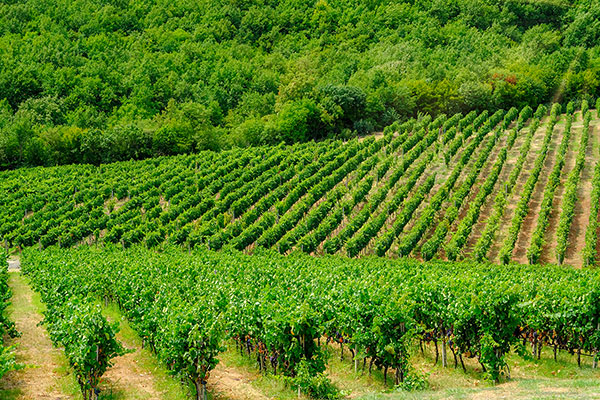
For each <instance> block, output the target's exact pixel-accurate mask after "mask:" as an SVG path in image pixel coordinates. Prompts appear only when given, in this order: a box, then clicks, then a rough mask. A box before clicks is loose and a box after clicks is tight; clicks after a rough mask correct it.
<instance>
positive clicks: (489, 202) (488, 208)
mask: <svg viewBox="0 0 600 400" xmlns="http://www.w3.org/2000/svg"><path fill="white" fill-rule="evenodd" d="M526 129H527V128H526ZM527 130H528V129H527ZM527 130H523V131H521V133H520V134H519V135H518V136H517V139H516V140H515V143H514V145H513V147H512V148H511V149H510V150H509V151H508V154H507V157H506V161H505V162H504V166H503V167H502V170H501V171H500V175H499V176H498V180H497V181H496V184H495V185H494V189H492V193H490V194H489V195H488V196H487V199H486V201H485V203H484V204H483V206H482V207H481V212H480V214H479V218H478V220H477V221H476V222H475V224H474V225H473V229H472V230H471V234H470V235H469V239H468V240H467V243H466V244H465V247H464V250H463V254H464V255H465V258H467V259H468V258H469V256H470V254H471V252H472V250H473V247H474V246H475V243H477V241H478V240H479V238H480V237H481V234H482V233H483V230H484V229H485V226H486V225H487V220H488V218H489V217H490V216H491V214H492V212H493V210H494V204H495V200H496V195H497V194H498V191H499V190H504V185H505V182H506V181H507V180H508V177H509V176H510V174H511V173H512V171H513V169H514V168H515V165H516V163H517V160H518V158H519V154H520V153H521V146H522V145H523V142H524V141H525V136H526V133H525V132H527Z"/></svg>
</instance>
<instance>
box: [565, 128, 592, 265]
mask: <svg viewBox="0 0 600 400" xmlns="http://www.w3.org/2000/svg"><path fill="white" fill-rule="evenodd" d="M596 122H597V121H596ZM599 135H600V130H599V129H598V126H594V125H593V123H590V141H589V143H588V148H587V149H586V154H585V165H584V167H583V170H582V171H581V178H580V182H579V186H578V188H577V201H576V202H575V215H574V216H573V222H572V224H571V229H570V231H569V239H568V243H569V246H568V247H567V253H566V255H565V264H568V265H573V266H575V267H581V266H583V249H584V248H585V232H586V229H587V226H588V223H589V220H590V207H591V197H592V189H593V187H592V177H593V175H594V168H595V166H596V159H597V156H598V146H599V144H600V143H599V142H600V140H599Z"/></svg>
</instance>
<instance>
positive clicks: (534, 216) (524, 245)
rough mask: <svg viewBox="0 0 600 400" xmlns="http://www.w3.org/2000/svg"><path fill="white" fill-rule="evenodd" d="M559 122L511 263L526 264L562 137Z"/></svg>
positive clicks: (562, 128)
mask: <svg viewBox="0 0 600 400" xmlns="http://www.w3.org/2000/svg"><path fill="white" fill-rule="evenodd" d="M561 122H562V124H560V125H559V124H556V126H555V127H554V133H553V135H552V140H551V141H550V146H549V149H548V155H547V156H546V159H545V160H544V166H543V168H542V171H541V172H540V175H539V177H538V180H537V183H536V185H535V188H534V190H533V195H532V196H531V199H530V200H529V212H528V213H527V216H526V217H525V219H524V220H523V223H522V225H521V230H520V231H519V236H518V238H517V242H516V243H515V248H514V250H513V254H512V257H511V258H512V260H513V261H515V262H518V263H520V264H527V263H528V259H527V249H528V248H529V245H530V244H531V237H532V235H533V232H534V231H535V229H536V226H537V221H538V216H539V213H540V210H541V208H542V201H543V198H544V190H545V188H546V184H547V183H548V178H549V177H550V174H551V173H552V169H553V168H554V164H555V163H556V152H557V151H558V148H559V146H560V142H561V141H562V138H563V136H564V126H565V124H564V121H561ZM531 165H533V164H531Z"/></svg>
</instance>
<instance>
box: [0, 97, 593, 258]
mask: <svg viewBox="0 0 600 400" xmlns="http://www.w3.org/2000/svg"><path fill="white" fill-rule="evenodd" d="M598 122H599V119H598V114H597V111H596V110H588V106H587V102H583V106H582V110H581V111H574V110H573V107H572V104H570V105H569V106H567V109H566V114H561V107H560V105H558V104H554V105H553V106H552V107H551V109H550V110H547V109H546V107H545V106H539V107H538V108H537V110H535V111H534V110H532V109H531V108H529V107H525V108H523V109H522V110H517V109H515V108H512V109H510V110H508V111H506V112H505V111H502V110H501V111H498V112H495V113H494V114H488V113H487V112H486V111H484V112H483V113H481V114H477V113H475V112H471V113H469V114H467V115H461V114H456V115H453V116H448V117H447V116H446V115H441V116H439V117H437V118H435V119H432V118H431V117H429V116H424V117H421V118H418V119H416V120H415V119H413V120H410V121H408V122H405V123H402V124H400V123H394V124H392V125H390V126H388V127H387V128H386V129H385V131H384V134H383V136H382V137H379V138H377V137H374V136H373V137H367V138H365V139H353V140H351V141H348V142H342V141H334V140H326V141H322V142H316V143H315V142H309V143H302V144H295V145H291V146H284V145H279V146H262V147H255V148H244V149H232V150H227V151H223V152H210V151H208V152H202V153H199V154H196V155H184V156H174V157H161V158H155V159H148V160H143V161H130V162H119V163H114V164H106V165H101V166H99V167H96V166H91V165H73V166H60V167H53V168H31V169H19V170H14V171H3V172H0V192H2V193H3V196H1V197H0V239H2V240H3V241H4V246H6V248H7V249H10V248H13V247H15V246H16V247H20V248H23V247H27V246H38V247H39V248H46V247H48V246H52V245H57V246H59V247H63V248H64V247H71V246H75V245H77V244H80V243H89V244H94V243H115V244H118V245H120V246H122V247H124V248H127V247H130V246H132V245H134V244H140V245H142V246H145V247H147V248H155V247H157V246H165V245H167V244H176V245H181V246H183V247H184V248H195V247H203V248H206V249H210V250H219V249H223V248H232V249H236V250H240V251H245V252H249V253H252V252H255V251H256V250H257V248H267V249H274V250H275V251H277V252H280V253H282V254H288V253H290V252H294V251H301V252H305V253H309V254H314V255H323V254H341V255H346V256H349V257H362V256H366V255H378V256H385V257H392V258H395V257H404V256H411V257H414V258H417V259H423V260H431V259H442V260H460V259H473V260H477V261H482V260H489V261H491V262H494V263H504V264H506V263H509V262H518V263H534V264H538V263H557V264H562V263H565V264H570V265H574V266H588V265H592V264H594V263H596V262H597V260H598V248H599V246H598V236H599V221H598V218H599V215H598V213H599V207H600V206H599V197H600V163H599V162H598V160H600V158H599V151H600V140H599V134H600V130H599V129H598Z"/></svg>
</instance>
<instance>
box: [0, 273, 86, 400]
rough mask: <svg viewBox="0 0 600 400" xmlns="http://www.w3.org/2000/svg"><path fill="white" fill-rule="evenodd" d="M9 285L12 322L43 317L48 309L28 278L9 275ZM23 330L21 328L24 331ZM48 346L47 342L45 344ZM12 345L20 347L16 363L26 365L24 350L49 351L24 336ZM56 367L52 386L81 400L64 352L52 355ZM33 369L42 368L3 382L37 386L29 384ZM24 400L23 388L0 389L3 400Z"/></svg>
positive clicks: (12, 375)
mask: <svg viewBox="0 0 600 400" xmlns="http://www.w3.org/2000/svg"><path fill="white" fill-rule="evenodd" d="M9 285H10V287H11V290H12V292H13V293H12V299H11V304H10V306H9V307H8V309H7V311H8V315H9V317H10V319H11V320H13V321H15V320H17V319H18V317H19V315H21V316H23V315H35V314H38V315H42V313H43V312H44V310H45V306H44V304H43V303H42V301H41V299H40V295H39V294H38V293H36V292H34V291H33V290H31V288H30V286H29V282H28V280H27V278H26V277H25V276H23V275H21V273H19V272H10V273H9ZM21 329H22V328H21ZM46 343H47V342H46ZM10 344H14V345H16V346H17V349H16V356H17V361H18V362H21V363H24V362H25V361H24V360H23V356H22V352H21V350H22V349H25V348H34V349H37V350H45V349H46V347H45V345H44V343H43V342H40V341H35V340H31V341H28V340H27V339H26V337H25V336H21V337H19V338H16V339H12V340H10ZM52 358H53V360H52V361H53V363H54V365H55V369H54V372H55V375H57V376H58V379H57V380H56V382H52V385H53V386H55V387H56V388H57V390H58V391H59V392H61V393H62V394H64V395H65V396H68V398H70V399H81V394H80V391H79V385H78V384H77V381H76V380H75V377H74V376H73V374H72V371H71V368H70V366H69V363H68V361H67V359H66V357H65V356H64V354H63V353H62V352H55V353H54V354H53V355H52ZM33 361H35V360H33ZM32 368H39V367H38V366H36V365H25V369H23V370H20V371H17V372H13V373H11V374H9V375H8V376H6V377H5V378H4V379H8V380H13V381H16V382H13V385H12V386H16V385H17V384H18V385H19V386H21V385H31V386H34V387H35V386H37V385H38V384H39V383H38V382H31V381H29V380H28V371H30V370H31V369H32ZM22 396H23V389H22V387H16V388H12V387H11V388H7V389H0V399H7V400H9V399H18V398H21V397H22Z"/></svg>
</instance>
